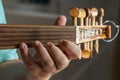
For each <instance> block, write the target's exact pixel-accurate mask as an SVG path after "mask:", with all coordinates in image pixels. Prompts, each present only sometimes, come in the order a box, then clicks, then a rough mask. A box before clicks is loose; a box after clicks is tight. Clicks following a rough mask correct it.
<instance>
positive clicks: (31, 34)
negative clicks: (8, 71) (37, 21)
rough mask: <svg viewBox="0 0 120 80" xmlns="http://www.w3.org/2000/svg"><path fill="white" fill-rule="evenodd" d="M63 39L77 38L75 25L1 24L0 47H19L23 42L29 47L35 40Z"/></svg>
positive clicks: (54, 41)
mask: <svg viewBox="0 0 120 80" xmlns="http://www.w3.org/2000/svg"><path fill="white" fill-rule="evenodd" d="M61 39H67V40H71V41H75V40H76V28H75V27H74V26H41V25H0V49H8V48H18V47H19V44H20V43H22V42H25V43H27V45H28V46H29V47H31V46H32V43H33V42H34V41H35V40H40V41H41V42H42V43H45V42H53V43H57V42H58V41H59V40H61Z"/></svg>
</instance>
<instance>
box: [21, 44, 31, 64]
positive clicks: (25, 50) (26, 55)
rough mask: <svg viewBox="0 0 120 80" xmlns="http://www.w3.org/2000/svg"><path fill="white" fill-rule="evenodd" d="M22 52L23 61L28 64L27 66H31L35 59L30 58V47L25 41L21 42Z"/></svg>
mask: <svg viewBox="0 0 120 80" xmlns="http://www.w3.org/2000/svg"><path fill="white" fill-rule="evenodd" d="M19 48H20V54H21V56H22V58H23V61H24V63H25V64H26V65H27V66H30V65H32V64H33V61H32V60H31V59H30V57H29V52H28V47H27V45H26V44H25V43H21V44H20V47H19Z"/></svg>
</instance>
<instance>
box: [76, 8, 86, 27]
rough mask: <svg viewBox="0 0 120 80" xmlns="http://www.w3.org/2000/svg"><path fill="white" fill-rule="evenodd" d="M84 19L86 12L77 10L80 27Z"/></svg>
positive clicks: (81, 9)
mask: <svg viewBox="0 0 120 80" xmlns="http://www.w3.org/2000/svg"><path fill="white" fill-rule="evenodd" d="M85 17H86V11H85V9H83V8H80V9H79V15H78V18H79V19H80V26H83V25H84V18H85Z"/></svg>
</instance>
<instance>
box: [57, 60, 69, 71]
mask: <svg viewBox="0 0 120 80" xmlns="http://www.w3.org/2000/svg"><path fill="white" fill-rule="evenodd" d="M68 64H69V60H67V59H63V60H62V61H60V62H59V64H57V69H63V68H65V67H67V66H68Z"/></svg>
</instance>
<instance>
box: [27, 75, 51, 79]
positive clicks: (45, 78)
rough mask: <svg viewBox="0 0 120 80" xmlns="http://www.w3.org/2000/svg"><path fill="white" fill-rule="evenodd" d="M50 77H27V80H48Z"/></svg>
mask: <svg viewBox="0 0 120 80" xmlns="http://www.w3.org/2000/svg"><path fill="white" fill-rule="evenodd" d="M49 79H50V77H43V76H29V75H28V76H27V80H49Z"/></svg>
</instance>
